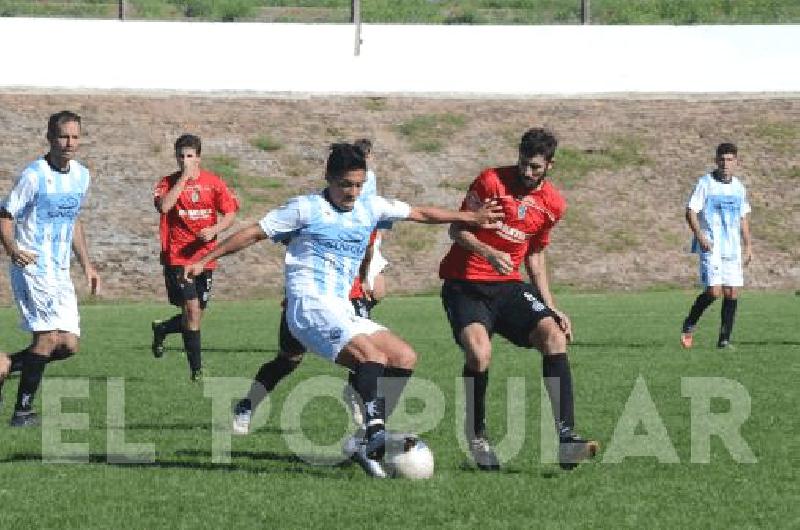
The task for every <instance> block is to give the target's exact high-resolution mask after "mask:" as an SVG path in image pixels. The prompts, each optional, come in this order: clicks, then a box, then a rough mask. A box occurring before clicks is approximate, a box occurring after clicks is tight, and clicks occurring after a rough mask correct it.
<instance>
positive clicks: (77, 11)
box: [0, 0, 800, 24]
mask: <svg viewBox="0 0 800 530" xmlns="http://www.w3.org/2000/svg"><path fill="white" fill-rule="evenodd" d="M350 5H351V2H350V0H128V9H127V16H128V17H129V18H134V19H136V18H144V19H148V18H153V19H189V20H191V19H194V20H218V21H236V20H263V21H269V22H328V23H342V22H348V21H349V20H350ZM580 6H581V3H580V0H437V1H432V0H403V1H402V2H397V1H396V0H370V1H368V2H367V1H365V2H362V3H361V18H362V21H364V22H366V23H401V24H403V23H421V24H577V23H580V16H581V15H580ZM116 14H117V6H116V3H115V2H108V1H107V0H83V1H81V2H48V1H46V0H29V1H20V0H0V16H66V17H87V16H88V17H103V18H112V17H115V16H116ZM591 19H592V23H594V24H775V23H780V24H788V23H795V24H796V23H798V22H800V4H798V3H797V2H796V1H794V0H593V1H592V2H591Z"/></svg>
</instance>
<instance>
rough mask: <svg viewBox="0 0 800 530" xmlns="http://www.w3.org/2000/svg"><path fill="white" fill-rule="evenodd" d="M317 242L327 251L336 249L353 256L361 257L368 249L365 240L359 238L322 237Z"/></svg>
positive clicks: (338, 252) (338, 251)
mask: <svg viewBox="0 0 800 530" xmlns="http://www.w3.org/2000/svg"><path fill="white" fill-rule="evenodd" d="M316 243H318V244H319V246H321V247H322V248H323V249H324V250H326V251H334V252H336V253H337V254H343V255H346V256H348V257H351V258H360V257H361V256H363V255H364V250H365V249H366V245H365V244H364V242H363V241H359V240H337V239H320V240H318V241H316Z"/></svg>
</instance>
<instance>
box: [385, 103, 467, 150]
mask: <svg viewBox="0 0 800 530" xmlns="http://www.w3.org/2000/svg"><path fill="white" fill-rule="evenodd" d="M466 123H467V120H466V118H465V117H464V116H462V115H460V114H453V113H450V112H445V113H442V114H423V115H420V116H415V117H413V118H411V119H410V120H408V121H405V122H403V123H400V124H398V125H397V126H396V127H395V130H396V131H397V133H398V134H399V135H400V136H402V137H403V138H404V139H405V140H406V141H407V142H408V143H409V144H410V147H411V150H412V151H422V152H426V153H436V152H439V151H441V150H442V149H443V148H444V147H445V145H446V143H447V141H448V140H450V139H451V138H452V136H453V134H455V133H456V132H458V131H460V130H461V129H463V128H464V126H465V125H466Z"/></svg>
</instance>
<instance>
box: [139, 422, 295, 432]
mask: <svg viewBox="0 0 800 530" xmlns="http://www.w3.org/2000/svg"><path fill="white" fill-rule="evenodd" d="M212 427H213V425H212V424H211V423H195V422H188V421H187V422H175V423H126V424H125V430H132V431H161V430H168V431H210V430H212ZM215 430H217V431H225V430H227V431H230V425H228V424H226V425H217V426H216V429H215ZM295 432H296V431H289V430H283V429H280V428H278V427H269V426H267V427H259V428H258V429H256V430H255V431H253V432H252V433H251V434H250V435H251V436H252V435H258V434H277V435H283V434H293V433H295Z"/></svg>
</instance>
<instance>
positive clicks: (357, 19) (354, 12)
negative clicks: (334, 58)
mask: <svg viewBox="0 0 800 530" xmlns="http://www.w3.org/2000/svg"><path fill="white" fill-rule="evenodd" d="M350 21H351V22H352V23H353V24H354V25H355V27H356V48H355V56H356V57H358V56H359V55H361V0H352V2H351V3H350Z"/></svg>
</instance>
